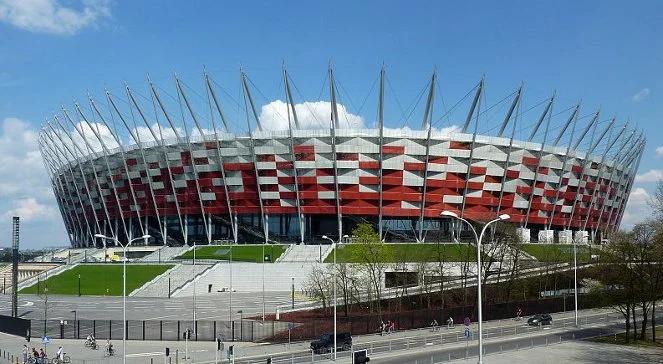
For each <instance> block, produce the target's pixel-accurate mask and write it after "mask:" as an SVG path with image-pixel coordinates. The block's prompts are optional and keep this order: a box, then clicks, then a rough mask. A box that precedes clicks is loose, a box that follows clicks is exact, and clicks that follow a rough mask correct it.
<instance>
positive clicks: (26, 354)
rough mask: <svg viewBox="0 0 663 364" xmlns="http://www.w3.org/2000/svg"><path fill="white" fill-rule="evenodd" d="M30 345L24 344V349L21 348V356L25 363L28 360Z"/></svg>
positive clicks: (24, 363) (25, 363)
mask: <svg viewBox="0 0 663 364" xmlns="http://www.w3.org/2000/svg"><path fill="white" fill-rule="evenodd" d="M28 353H29V351H28V346H27V345H23V350H21V356H22V357H23V364H27V362H28Z"/></svg>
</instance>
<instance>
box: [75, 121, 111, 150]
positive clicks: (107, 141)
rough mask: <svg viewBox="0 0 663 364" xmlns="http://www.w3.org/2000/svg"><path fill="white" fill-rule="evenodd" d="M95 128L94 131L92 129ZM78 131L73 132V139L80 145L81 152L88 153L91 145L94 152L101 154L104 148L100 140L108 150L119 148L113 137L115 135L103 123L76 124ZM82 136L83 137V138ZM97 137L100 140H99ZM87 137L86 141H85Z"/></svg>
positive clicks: (83, 122)
mask: <svg viewBox="0 0 663 364" xmlns="http://www.w3.org/2000/svg"><path fill="white" fill-rule="evenodd" d="M92 128H94V130H93V129H92ZM76 130H78V131H79V132H80V133H79V132H77V131H73V130H72V131H71V135H72V138H73V139H74V141H75V142H76V144H78V146H79V147H80V149H81V150H83V151H87V150H88V146H87V144H89V145H90V148H92V150H94V151H95V152H99V151H102V150H103V146H102V144H101V142H100V141H99V138H101V140H102V141H103V142H104V145H105V146H106V148H108V149H113V148H116V147H118V144H117V142H116V141H115V138H114V137H113V134H112V133H111V131H110V129H109V128H108V127H106V125H104V124H102V123H90V124H88V123H86V122H85V121H81V122H79V123H78V124H76ZM81 134H82V135H83V136H81ZM97 135H98V136H99V138H97ZM83 137H85V139H83ZM86 141H87V143H86Z"/></svg>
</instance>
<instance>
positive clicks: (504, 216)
mask: <svg viewBox="0 0 663 364" xmlns="http://www.w3.org/2000/svg"><path fill="white" fill-rule="evenodd" d="M440 215H441V216H447V217H452V218H454V219H458V220H460V221H463V222H465V223H466V224H467V225H469V227H470V229H472V232H473V233H474V238H475V239H476V242H477V305H478V314H479V315H478V320H477V321H478V325H479V364H482V363H483V324H482V323H481V321H482V312H481V306H482V301H481V240H482V239H483V234H484V233H485V232H486V228H488V225H490V224H492V223H495V222H498V221H502V220H508V219H510V218H511V216H509V215H508V214H501V215H499V216H498V217H497V219H494V220H491V221H488V222H487V223H486V224H485V225H484V226H483V229H481V234H479V236H477V231H476V229H474V226H472V224H471V223H470V222H469V221H467V220H465V219H463V218H462V217H460V216H458V214H456V213H455V212H453V211H442V213H441V214H440Z"/></svg>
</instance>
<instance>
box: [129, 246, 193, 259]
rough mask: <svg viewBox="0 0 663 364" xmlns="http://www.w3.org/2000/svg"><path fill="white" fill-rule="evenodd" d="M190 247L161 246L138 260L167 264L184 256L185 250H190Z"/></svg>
mask: <svg viewBox="0 0 663 364" xmlns="http://www.w3.org/2000/svg"><path fill="white" fill-rule="evenodd" d="M191 248H192V247H190V246H173V247H171V246H163V247H161V248H159V249H157V250H155V251H154V252H153V253H151V254H148V255H146V256H144V257H142V258H141V259H140V261H141V262H158V261H162V262H167V261H170V260H173V259H174V258H176V257H178V256H180V255H182V254H184V253H185V252H186V251H187V250H189V249H191Z"/></svg>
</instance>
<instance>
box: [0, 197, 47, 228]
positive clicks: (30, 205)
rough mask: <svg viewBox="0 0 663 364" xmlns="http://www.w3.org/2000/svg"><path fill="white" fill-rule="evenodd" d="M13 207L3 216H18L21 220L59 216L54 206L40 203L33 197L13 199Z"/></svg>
mask: <svg viewBox="0 0 663 364" xmlns="http://www.w3.org/2000/svg"><path fill="white" fill-rule="evenodd" d="M13 207H14V208H13V209H11V210H8V211H7V212H5V213H4V214H3V218H5V219H9V218H11V217H12V216H20V217H21V220H22V221H26V222H27V221H32V220H54V219H57V218H59V217H60V215H59V212H58V209H57V208H56V207H55V206H52V205H47V204H42V203H39V202H38V201H37V199H36V198H34V197H28V198H21V199H17V200H14V201H13Z"/></svg>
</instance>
